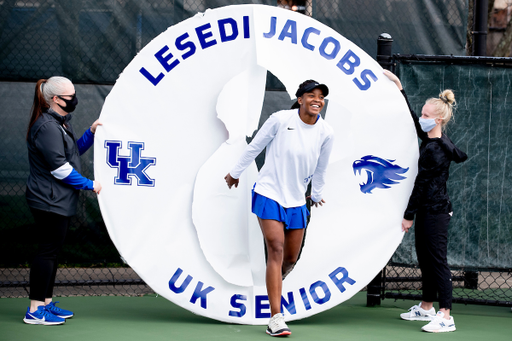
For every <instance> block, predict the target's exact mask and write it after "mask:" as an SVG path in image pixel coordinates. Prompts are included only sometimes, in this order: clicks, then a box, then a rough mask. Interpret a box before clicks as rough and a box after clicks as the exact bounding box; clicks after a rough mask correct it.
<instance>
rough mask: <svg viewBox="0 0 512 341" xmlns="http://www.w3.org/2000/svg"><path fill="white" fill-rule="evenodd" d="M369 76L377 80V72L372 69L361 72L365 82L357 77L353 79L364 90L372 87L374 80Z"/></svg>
mask: <svg viewBox="0 0 512 341" xmlns="http://www.w3.org/2000/svg"><path fill="white" fill-rule="evenodd" d="M368 76H370V78H371V79H372V80H373V81H374V82H376V81H377V76H375V74H374V73H373V72H372V71H371V70H368V69H366V70H363V72H361V79H362V80H363V83H361V82H360V81H359V79H357V78H354V79H353V80H352V81H353V82H354V83H356V85H357V87H358V88H359V89H361V90H363V91H365V90H368V89H369V88H370V86H372V82H371V80H369V79H368Z"/></svg>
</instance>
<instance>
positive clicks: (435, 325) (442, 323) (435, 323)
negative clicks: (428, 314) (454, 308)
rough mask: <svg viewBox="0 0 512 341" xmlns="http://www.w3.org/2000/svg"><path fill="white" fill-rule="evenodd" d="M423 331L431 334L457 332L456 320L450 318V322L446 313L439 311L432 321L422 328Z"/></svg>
mask: <svg viewBox="0 0 512 341" xmlns="http://www.w3.org/2000/svg"><path fill="white" fill-rule="evenodd" d="M421 330H423V331H424V332H429V333H442V332H453V331H455V320H454V319H453V316H450V319H449V320H447V319H445V318H444V313H443V312H442V311H438V312H437V315H436V316H435V317H434V318H433V319H432V321H430V323H429V324H426V325H424V326H423V327H421Z"/></svg>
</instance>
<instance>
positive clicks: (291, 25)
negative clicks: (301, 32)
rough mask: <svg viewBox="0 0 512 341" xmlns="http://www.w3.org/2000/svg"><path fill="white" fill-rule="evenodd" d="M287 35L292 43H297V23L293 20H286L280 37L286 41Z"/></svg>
mask: <svg viewBox="0 0 512 341" xmlns="http://www.w3.org/2000/svg"><path fill="white" fill-rule="evenodd" d="M286 37H288V38H290V39H291V40H292V44H297V23H296V22H295V21H293V20H287V21H286V24H284V27H283V30H282V31H281V34H280V35H279V38H278V39H279V40H283V41H284V38H286Z"/></svg>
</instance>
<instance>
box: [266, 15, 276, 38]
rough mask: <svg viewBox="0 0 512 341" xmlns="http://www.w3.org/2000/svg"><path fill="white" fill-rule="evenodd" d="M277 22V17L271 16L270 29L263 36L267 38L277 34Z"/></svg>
mask: <svg viewBox="0 0 512 341" xmlns="http://www.w3.org/2000/svg"><path fill="white" fill-rule="evenodd" d="M276 23H277V18H276V17H271V18H270V31H269V32H268V33H263V36H264V37H265V38H272V37H273V36H275V34H276Z"/></svg>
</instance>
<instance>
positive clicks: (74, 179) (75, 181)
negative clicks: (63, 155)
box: [61, 169, 94, 191]
mask: <svg viewBox="0 0 512 341" xmlns="http://www.w3.org/2000/svg"><path fill="white" fill-rule="evenodd" d="M61 181H62V182H64V183H65V184H67V185H70V186H73V188H74V189H87V190H90V191H92V190H94V182H93V181H92V180H89V179H87V178H86V177H83V176H82V175H80V173H78V172H77V171H76V170H75V169H73V170H72V171H71V173H69V175H68V176H66V177H65V178H64V179H62V180H61Z"/></svg>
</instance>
